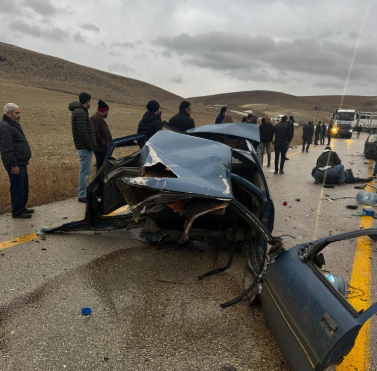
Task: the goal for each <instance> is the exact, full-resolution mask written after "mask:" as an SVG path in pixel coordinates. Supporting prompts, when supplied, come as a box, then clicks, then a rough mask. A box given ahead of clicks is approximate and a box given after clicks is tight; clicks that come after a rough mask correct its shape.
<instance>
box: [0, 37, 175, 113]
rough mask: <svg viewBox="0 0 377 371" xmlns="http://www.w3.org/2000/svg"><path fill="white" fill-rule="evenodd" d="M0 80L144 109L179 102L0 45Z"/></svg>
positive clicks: (136, 84)
mask: <svg viewBox="0 0 377 371" xmlns="http://www.w3.org/2000/svg"><path fill="white" fill-rule="evenodd" d="M0 79H1V80H3V81H14V82H15V83H18V84H22V85H23V86H25V85H26V86H33V87H38V88H43V89H52V90H58V91H60V92H66V93H71V94H74V95H77V94H78V93H80V92H81V91H88V92H90V93H91V94H92V95H93V97H95V98H101V99H105V100H106V99H107V100H109V101H112V102H118V103H123V104H129V105H134V106H135V105H136V106H138V105H140V106H145V104H146V102H147V101H148V100H150V99H156V100H157V101H159V102H160V103H161V104H162V105H174V106H176V105H177V104H179V102H180V101H181V100H182V98H181V97H179V96H178V95H175V94H172V93H169V92H168V91H166V90H163V89H160V88H158V87H156V86H153V85H151V84H147V83H145V82H142V81H138V80H134V79H130V78H126V77H122V76H118V75H114V74H111V73H107V72H103V71H99V70H96V69H93V68H88V67H84V66H81V65H78V64H75V63H72V62H67V61H65V60H63V59H60V58H55V57H51V56H48V55H44V54H40V53H36V52H33V51H30V50H26V49H22V48H19V47H16V46H13V45H8V44H4V43H1V42H0Z"/></svg>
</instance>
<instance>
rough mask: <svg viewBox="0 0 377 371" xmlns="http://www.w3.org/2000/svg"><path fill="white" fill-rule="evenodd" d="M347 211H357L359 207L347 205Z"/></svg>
mask: <svg viewBox="0 0 377 371" xmlns="http://www.w3.org/2000/svg"><path fill="white" fill-rule="evenodd" d="M346 207H347V209H352V210H356V209H357V208H358V207H359V205H346Z"/></svg>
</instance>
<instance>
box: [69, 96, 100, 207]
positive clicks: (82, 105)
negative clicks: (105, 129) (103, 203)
mask: <svg viewBox="0 0 377 371" xmlns="http://www.w3.org/2000/svg"><path fill="white" fill-rule="evenodd" d="M91 98H92V97H91V95H90V94H88V93H81V94H80V95H79V101H78V102H76V101H75V102H72V103H70V104H69V106H68V109H69V110H70V111H71V112H72V117H71V120H72V136H73V142H74V143H75V147H76V149H77V153H78V155H79V158H80V172H79V190H78V201H79V202H84V203H86V202H87V197H86V189H87V188H88V178H89V174H90V169H91V166H92V157H93V149H94V148H95V147H97V141H96V133H95V131H94V127H93V124H92V123H91V122H90V120H89V112H88V111H89V108H90V100H91Z"/></svg>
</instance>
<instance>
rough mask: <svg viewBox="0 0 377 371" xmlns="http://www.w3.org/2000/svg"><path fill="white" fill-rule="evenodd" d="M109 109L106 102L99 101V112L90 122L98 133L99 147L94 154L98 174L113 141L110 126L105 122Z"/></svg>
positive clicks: (95, 148) (94, 150)
mask: <svg viewBox="0 0 377 371" xmlns="http://www.w3.org/2000/svg"><path fill="white" fill-rule="evenodd" d="M109 109H110V107H109V106H108V105H107V104H106V103H105V102H104V101H102V100H99V101H98V110H97V112H96V113H95V114H94V115H93V116H92V117H91V118H90V122H91V123H92V124H93V127H94V131H95V133H96V141H97V146H96V147H94V149H93V152H94V155H95V156H96V168H97V172H98V170H99V169H100V167H101V166H102V164H103V161H104V159H105V156H106V152H107V150H108V149H109V147H110V143H111V140H112V137H111V133H110V129H109V126H108V125H107V123H106V121H105V118H107V116H108V114H109Z"/></svg>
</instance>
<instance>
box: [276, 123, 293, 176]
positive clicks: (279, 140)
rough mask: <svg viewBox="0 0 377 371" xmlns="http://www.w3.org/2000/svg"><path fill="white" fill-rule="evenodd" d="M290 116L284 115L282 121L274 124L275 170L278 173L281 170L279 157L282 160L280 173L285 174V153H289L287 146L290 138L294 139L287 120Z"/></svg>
mask: <svg viewBox="0 0 377 371" xmlns="http://www.w3.org/2000/svg"><path fill="white" fill-rule="evenodd" d="M287 120H288V117H287V116H283V117H282V119H281V121H280V122H279V123H278V124H277V125H275V126H274V135H275V143H274V144H275V172H274V174H278V171H279V157H280V155H281V160H280V174H284V163H285V155H286V153H287V148H288V144H289V142H290V140H292V130H291V126H290V125H289V124H288V122H287Z"/></svg>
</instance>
